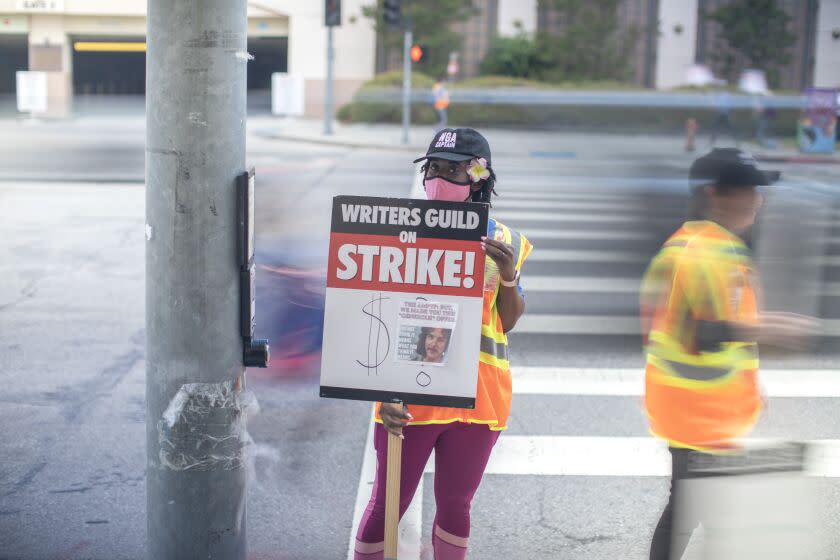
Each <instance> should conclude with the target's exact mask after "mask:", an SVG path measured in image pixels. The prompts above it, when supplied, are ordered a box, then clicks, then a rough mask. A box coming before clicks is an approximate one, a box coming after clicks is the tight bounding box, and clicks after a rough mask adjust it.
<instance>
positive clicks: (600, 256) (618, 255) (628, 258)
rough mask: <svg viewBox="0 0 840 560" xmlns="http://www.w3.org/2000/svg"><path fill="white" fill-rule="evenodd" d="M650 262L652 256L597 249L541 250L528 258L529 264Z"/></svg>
mask: <svg viewBox="0 0 840 560" xmlns="http://www.w3.org/2000/svg"><path fill="white" fill-rule="evenodd" d="M526 237H527V235H526ZM650 260H651V256H650V255H645V254H641V253H634V252H630V251H599V250H595V249H540V250H539V251H534V252H533V253H532V254H531V256H530V257H528V262H579V263H580V262H597V263H647V262H650Z"/></svg>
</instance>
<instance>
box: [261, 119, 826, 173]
mask: <svg viewBox="0 0 840 560" xmlns="http://www.w3.org/2000/svg"><path fill="white" fill-rule="evenodd" d="M248 128H249V133H251V134H253V135H256V136H258V137H261V138H266V139H274V140H284V141H292V142H309V143H315V144H322V145H329V146H341V147H348V148H360V149H376V150H400V151H408V152H412V153H417V154H421V153H424V152H425V151H426V148H427V147H428V142H429V140H431V138H432V137H433V136H434V133H435V130H436V129H435V128H434V127H431V126H418V125H413V126H411V127H410V129H409V138H408V142H407V143H403V141H402V136H403V134H402V126H401V125H395V124H362V123H351V124H346V123H340V122H336V123H335V124H334V125H333V134H331V135H325V134H324V123H323V121H322V120H314V119H293V118H274V117H253V118H249V119H248ZM481 132H482V133H483V134H484V135H485V136H486V137H487V139H488V141H489V142H490V145H491V146H493V154H494V155H497V156H506V157H510V156H514V157H515V156H520V157H533V158H551V159H572V158H583V159H622V158H627V157H650V156H651V155H652V154H660V155H663V156H672V157H673V156H680V155H682V156H685V158H686V159H693V158H694V157H697V155H699V154H701V153H703V152H705V151H707V150H708V149H709V148H710V146H709V143H708V138H705V137H700V138H699V139H698V140H697V150H696V151H695V152H686V151H685V150H684V146H685V144H684V142H685V141H684V139H683V137H682V136H678V135H670V136H669V135H662V134H645V133H644V132H641V133H639V134H626V133H610V132H590V133H586V132H578V131H576V132H564V131H562V130H557V131H544V130H525V129H496V128H481ZM718 145H719V146H726V145H728V144H725V143H720V144H718ZM741 148H743V149H745V150H748V151H750V152H752V153H753V154H755V155H756V157H757V159H759V160H761V161H768V162H782V163H807V164H823V163H827V164H840V157H838V156H833V155H818V154H801V153H799V151H798V150H796V149H794V148H789V147H779V148H777V149H773V150H768V149H766V148H763V147H761V146H759V145H758V144H757V143H755V142H752V141H745V142H741Z"/></svg>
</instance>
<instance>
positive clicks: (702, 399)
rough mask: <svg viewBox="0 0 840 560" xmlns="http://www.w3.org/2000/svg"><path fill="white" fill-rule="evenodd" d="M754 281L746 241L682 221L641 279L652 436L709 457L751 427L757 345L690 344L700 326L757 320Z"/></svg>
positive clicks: (709, 225)
mask: <svg viewBox="0 0 840 560" xmlns="http://www.w3.org/2000/svg"><path fill="white" fill-rule="evenodd" d="M754 276H755V269H754V267H753V264H752V260H751V259H750V257H749V250H748V249H747V247H746V245H744V242H743V241H741V239H739V238H738V237H737V236H735V235H733V234H732V233H730V232H729V231H727V230H726V229H724V228H723V227H721V226H720V225H718V224H716V223H714V222H711V221H692V222H686V223H685V224H684V225H683V227H682V228H681V229H680V230H679V231H677V232H676V233H675V234H674V235H673V236H671V238H670V239H668V241H667V242H666V243H665V245H664V246H663V247H662V250H661V251H660V252H659V254H658V255H657V256H656V257H654V259H653V261H652V263H651V265H650V267H649V268H648V271H647V273H646V274H645V279H644V282H643V286H642V302H641V303H642V318H643V321H646V323H647V324H645V325H643V331H644V330H647V329H649V330H647V342H646V351H647V367H646V370H645V408H646V409H647V416H648V420H649V421H650V429H651V432H653V434H654V435H656V436H658V437H661V438H662V439H665V440H666V441H668V443H669V444H670V445H671V446H673V447H686V448H692V449H699V450H705V451H714V450H716V449H721V448H725V447H727V446H729V445H731V441H732V440H733V439H734V438H737V437H740V436H743V435H744V434H745V433H746V432H748V431H749V430H750V429H751V428H752V427H753V426H754V425H755V422H756V420H757V418H758V414H759V413H760V411H761V394H760V391H759V388H758V348H757V345H756V344H755V343H753V342H737V341H732V342H724V343H722V344H721V345H720V347H719V348H717V349H716V350H714V351H711V352H708V351H707V352H703V351H699V350H698V349H697V348H696V347H695V342H694V341H695V334H696V324H697V323H696V322H697V321H699V320H706V321H740V322H748V323H749V322H752V323H754V322H756V321H757V297H756V287H755V280H754Z"/></svg>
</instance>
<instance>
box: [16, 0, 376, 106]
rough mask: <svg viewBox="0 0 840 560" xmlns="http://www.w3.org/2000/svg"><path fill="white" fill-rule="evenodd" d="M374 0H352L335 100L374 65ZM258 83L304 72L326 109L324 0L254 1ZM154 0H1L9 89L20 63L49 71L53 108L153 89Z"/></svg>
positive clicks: (309, 92) (252, 65)
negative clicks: (149, 57) (148, 68)
mask: <svg viewBox="0 0 840 560" xmlns="http://www.w3.org/2000/svg"><path fill="white" fill-rule="evenodd" d="M366 3H367V2H366V1H365V0H344V1H343V2H342V4H343V13H342V25H341V26H340V27H337V28H336V29H335V34H334V37H335V74H334V75H335V82H334V96H335V103H336V105H340V104H342V103H344V102H347V101H348V100H349V99H350V98H351V97H352V95H353V93H354V92H355V91H356V89H357V88H358V86H359V85H360V84H361V83H363V82H364V81H366V80H368V79H370V78H371V77H372V76H373V73H374V62H375V59H374V53H375V35H374V32H373V26H372V24H371V22H370V21H369V20H367V19H366V18H363V17H362V15H361V9H362V6H363V5H365V4H366ZM247 4H248V52H249V53H250V54H251V55H252V56H253V57H254V58H253V60H250V61H249V62H248V88H249V90H268V89H269V87H270V79H271V78H270V77H271V74H272V73H273V72H288V73H290V74H294V75H297V76H300V77H302V78H303V81H304V92H305V93H304V95H305V115H307V116H312V117H316V116H320V115H322V113H323V101H324V93H325V78H326V44H327V29H326V27H325V26H324V2H316V1H306V2H301V1H296V0H260V1H258V2H248V3H247ZM145 40H146V0H120V1H119V2H113V1H108V0H0V94H3V93H5V94H10V93H14V91H15V72H16V71H18V70H37V71H43V72H46V73H47V80H48V97H49V101H48V106H49V112H52V113H59V114H60V113H66V112H67V111H69V110H70V107H71V106H72V100H73V98H74V96H78V95H95V94H106V95H120V94H138V95H141V94H143V93H144V89H145Z"/></svg>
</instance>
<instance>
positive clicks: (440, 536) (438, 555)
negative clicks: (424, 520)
mask: <svg viewBox="0 0 840 560" xmlns="http://www.w3.org/2000/svg"><path fill="white" fill-rule="evenodd" d="M467 541H469V539H465V538H464V537H459V536H457V535H453V534H452V533H447V532H446V531H444V530H443V529H441V528H440V527H438V526H437V525H435V526H434V530H433V531H432V547H433V548H434V550H435V560H464V559H465V558H466V557H467Z"/></svg>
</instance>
